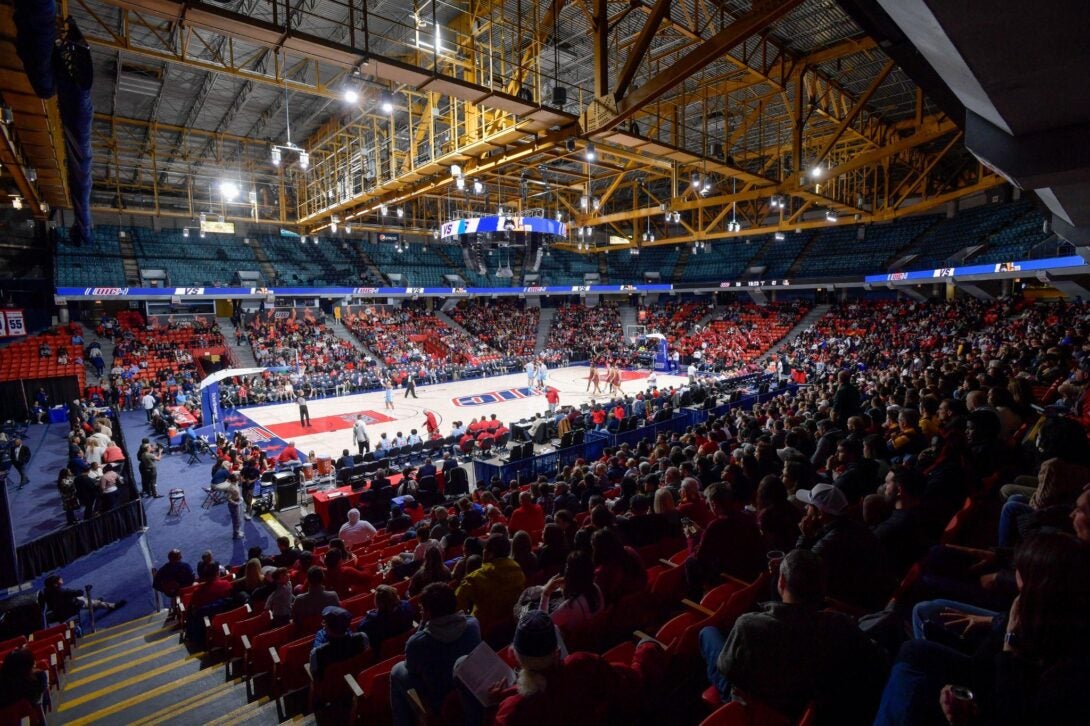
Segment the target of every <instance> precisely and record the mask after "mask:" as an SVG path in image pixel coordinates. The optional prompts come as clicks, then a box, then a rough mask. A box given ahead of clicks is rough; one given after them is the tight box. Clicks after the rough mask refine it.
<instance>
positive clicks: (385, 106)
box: [379, 91, 394, 114]
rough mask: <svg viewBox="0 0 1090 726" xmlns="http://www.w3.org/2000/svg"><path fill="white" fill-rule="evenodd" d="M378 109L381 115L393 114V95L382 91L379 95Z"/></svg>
mask: <svg viewBox="0 0 1090 726" xmlns="http://www.w3.org/2000/svg"><path fill="white" fill-rule="evenodd" d="M379 108H381V109H382V112H383V113H387V114H389V113H393V112H394V96H393V94H391V93H390V92H389V91H383V92H382V93H381V94H380V95H379Z"/></svg>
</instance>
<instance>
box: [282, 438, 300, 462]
mask: <svg viewBox="0 0 1090 726" xmlns="http://www.w3.org/2000/svg"><path fill="white" fill-rule="evenodd" d="M302 460H303V459H302V457H301V456H300V455H299V450H298V449H296V448H295V442H294V441H289V442H288V445H287V446H285V447H284V450H283V451H281V452H280V456H278V457H276V461H277V463H278V464H290V463H292V462H294V461H302Z"/></svg>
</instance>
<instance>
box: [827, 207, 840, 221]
mask: <svg viewBox="0 0 1090 726" xmlns="http://www.w3.org/2000/svg"><path fill="white" fill-rule="evenodd" d="M836 220H837V216H836V212H834V211H833V210H831V209H828V210H826V211H825V221H826V222H830V223H833V222H836Z"/></svg>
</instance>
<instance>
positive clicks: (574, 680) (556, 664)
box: [495, 610, 666, 726]
mask: <svg viewBox="0 0 1090 726" xmlns="http://www.w3.org/2000/svg"><path fill="white" fill-rule="evenodd" d="M561 645H562V643H561V640H560V637H559V634H558V631H557V629H556V625H554V624H553V621H552V618H550V617H549V615H548V613H546V612H544V611H541V610H531V611H530V612H528V613H526V614H525V615H523V616H522V617H521V618H520V619H519V623H518V627H516V628H515V638H514V641H513V642H512V644H511V649H512V650H513V651H514V654H515V659H516V660H517V661H518V664H519V674H518V681H517V682H516V683H515V686H514V688H509V689H507V690H505V691H502V692H500V693H499V699H500V700H499V710H498V711H497V713H496V719H495V724H496V726H516V724H517V726H539V725H540V726H557V724H564V723H569V724H570V723H591V722H593V721H596V720H597V719H596V716H595V714H601V713H604V712H605V710H606V709H608V713H609V716H610V719H609V720H610V722H611V723H623V722H624V721H626V720H629V721H637V720H639V716H640V715H641V713H644V707H645V706H646V702H645V699H644V698H643V694H644V693H646V692H647V691H648V689H647V688H646V686H647V685H648V684H650V683H655V682H657V681H658V680H660V678H661V677H662V675H663V667H664V665H665V656H666V654H665V653H664V652H663V650H662V648H661V647H660V646H659V645H658V644H657V643H655V642H654V641H652V640H650V639H645V640H643V641H641V642H640V644H639V645H638V646H636V652H635V654H634V655H633V658H632V662H631V663H630V664H618V663H614V664H610V663H609V662H608V661H606V660H605V659H604V658H602V656H600V655H597V654H594V653H584V652H579V653H573V654H571V655H569V656H567V657H563V656H562V651H561Z"/></svg>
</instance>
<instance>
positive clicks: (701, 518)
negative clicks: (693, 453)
mask: <svg viewBox="0 0 1090 726" xmlns="http://www.w3.org/2000/svg"><path fill="white" fill-rule="evenodd" d="M677 511H678V513H679V514H680V515H681V516H682V517H684V518H686V519H691V520H693V522H694V523H695V524H696V526H697V527H699V528H700V529H705V528H706V527H707V526H708V525H709V524H711V521H712V520H713V519H715V515H713V514H712V510H711V508H710V507H709V506H708V503H707V502H705V501H704V497H703V496H701V494H700V482H698V481H697V480H696V479H693V478H692V477H689V478H688V479H686V480H685V481H683V482H682V483H681V501H680V502H679V503H678V505H677Z"/></svg>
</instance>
